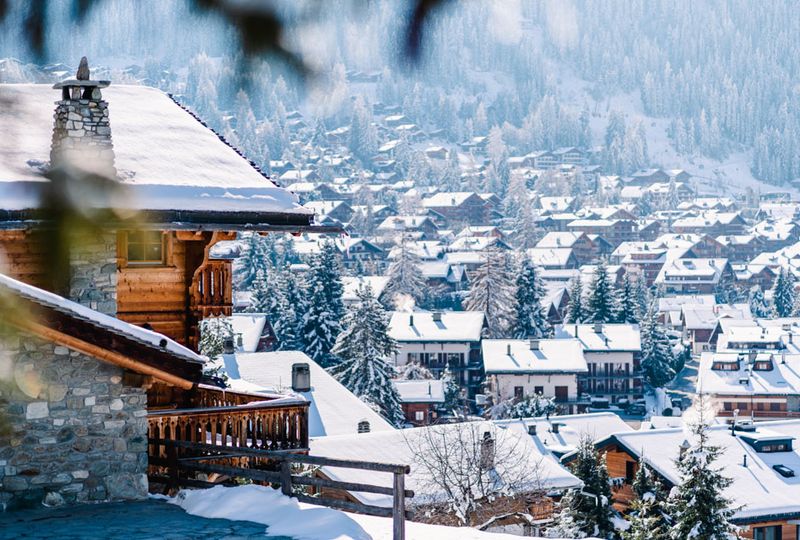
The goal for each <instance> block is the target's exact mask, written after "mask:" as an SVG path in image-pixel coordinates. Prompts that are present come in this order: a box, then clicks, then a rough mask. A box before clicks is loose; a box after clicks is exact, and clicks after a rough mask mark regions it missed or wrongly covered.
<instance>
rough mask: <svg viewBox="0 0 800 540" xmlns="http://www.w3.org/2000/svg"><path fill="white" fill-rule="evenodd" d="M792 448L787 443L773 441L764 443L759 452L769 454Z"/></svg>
mask: <svg viewBox="0 0 800 540" xmlns="http://www.w3.org/2000/svg"><path fill="white" fill-rule="evenodd" d="M790 450H791V448H790V447H789V445H788V444H787V443H772V444H764V445H762V446H761V449H760V450H759V452H762V453H764V454H769V453H772V452H789V451H790Z"/></svg>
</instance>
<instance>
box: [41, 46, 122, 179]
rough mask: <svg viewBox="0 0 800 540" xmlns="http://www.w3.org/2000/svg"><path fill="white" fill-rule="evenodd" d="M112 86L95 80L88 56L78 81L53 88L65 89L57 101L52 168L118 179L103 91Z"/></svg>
mask: <svg viewBox="0 0 800 540" xmlns="http://www.w3.org/2000/svg"><path fill="white" fill-rule="evenodd" d="M109 84H111V83H110V82H109V81H93V80H91V78H90V73H89V62H88V61H87V60H86V57H85V56H84V57H83V58H81V63H80V66H79V67H78V72H77V73H76V75H75V78H74V79H68V80H66V81H61V82H59V83H56V84H54V85H53V88H55V89H58V90H61V100H60V101H57V102H56V111H55V125H54V126H53V141H52V146H51V147H50V164H51V167H59V166H74V167H78V168H80V169H81V170H83V171H85V172H90V173H97V174H100V175H102V176H105V177H108V178H114V177H116V174H117V171H116V169H115V167H114V148H113V145H112V143H111V126H110V124H109V117H108V103H107V102H106V101H103V95H102V93H101V91H100V90H101V89H102V88H106V87H107V86H108V85H109Z"/></svg>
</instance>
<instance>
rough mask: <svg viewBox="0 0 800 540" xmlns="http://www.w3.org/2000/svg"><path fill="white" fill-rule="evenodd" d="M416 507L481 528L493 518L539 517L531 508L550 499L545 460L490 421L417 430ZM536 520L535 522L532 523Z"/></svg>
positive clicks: (411, 439) (410, 440) (412, 441)
mask: <svg viewBox="0 0 800 540" xmlns="http://www.w3.org/2000/svg"><path fill="white" fill-rule="evenodd" d="M406 444H408V446H409V448H410V449H411V451H412V453H413V454H414V456H415V457H414V459H415V463H414V464H413V465H412V470H414V471H415V472H414V478H415V488H416V498H415V499H414V501H415V506H421V507H425V508H428V509H430V510H435V512H428V516H429V517H431V516H434V517H435V519H433V521H438V522H440V523H442V522H444V523H448V522H452V521H454V519H453V518H455V521H456V522H457V523H458V524H460V525H468V526H479V525H480V524H481V523H483V522H485V521H486V519H488V518H489V517H491V516H494V515H498V514H515V515H518V516H520V517H522V521H530V520H532V519H533V518H532V517H531V516H530V514H529V509H530V507H531V506H532V505H533V504H536V503H537V502H539V501H541V500H542V498H543V497H544V490H543V487H542V486H543V482H542V480H543V479H542V477H541V476H542V460H543V459H544V458H543V457H542V456H540V455H537V454H535V453H532V452H531V451H530V450H531V449H530V448H529V447H527V445H526V444H525V440H524V439H523V438H522V437H520V436H518V435H517V434H515V433H513V432H511V431H508V430H506V429H502V428H498V427H497V426H495V425H494V424H491V423H488V422H465V423H460V424H450V425H441V426H432V427H429V428H425V429H419V430H413V431H412V432H410V433H409V434H408V435H406ZM526 518H530V519H526Z"/></svg>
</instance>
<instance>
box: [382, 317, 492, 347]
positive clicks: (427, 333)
mask: <svg viewBox="0 0 800 540" xmlns="http://www.w3.org/2000/svg"><path fill="white" fill-rule="evenodd" d="M435 315H436V316H437V317H439V318H440V320H435ZM481 330H483V312H482V311H442V312H437V313H436V314H435V313H433V312H428V311H414V312H405V311H394V312H392V318H391V320H390V321H389V335H390V336H391V337H392V338H393V339H395V340H397V341H400V342H403V341H480V339H481Z"/></svg>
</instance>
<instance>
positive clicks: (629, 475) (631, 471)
mask: <svg viewBox="0 0 800 540" xmlns="http://www.w3.org/2000/svg"><path fill="white" fill-rule="evenodd" d="M634 476H636V462H634V461H626V462H625V482H626V483H628V484H632V483H633V477H634Z"/></svg>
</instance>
